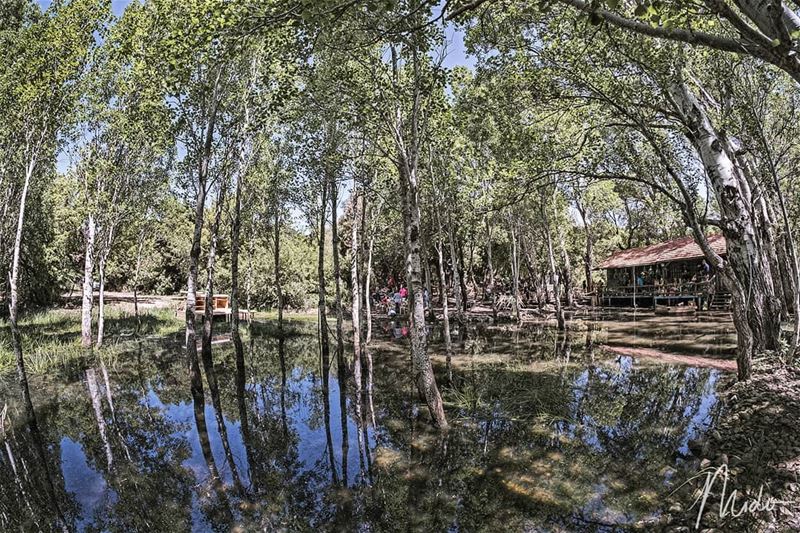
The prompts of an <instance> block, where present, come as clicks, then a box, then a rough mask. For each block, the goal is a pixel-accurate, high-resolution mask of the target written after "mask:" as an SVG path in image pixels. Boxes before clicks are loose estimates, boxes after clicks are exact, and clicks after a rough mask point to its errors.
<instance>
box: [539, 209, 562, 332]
mask: <svg viewBox="0 0 800 533" xmlns="http://www.w3.org/2000/svg"><path fill="white" fill-rule="evenodd" d="M542 219H543V222H544V235H545V241H546V242H547V259H548V261H549V262H550V283H551V284H552V285H553V300H554V302H555V306H556V321H557V323H558V329H559V330H560V331H564V330H566V329H567V324H566V321H565V320H564V309H562V307H561V284H560V282H559V279H558V270H557V269H556V261H555V255H554V253H553V238H552V234H551V231H550V219H549V217H548V216H547V203H546V202H545V201H544V198H542Z"/></svg>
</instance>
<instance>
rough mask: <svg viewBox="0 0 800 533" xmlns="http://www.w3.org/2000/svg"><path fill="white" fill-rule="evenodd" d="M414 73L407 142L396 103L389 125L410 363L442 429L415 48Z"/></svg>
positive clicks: (393, 53) (394, 70) (394, 62)
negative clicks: (431, 327) (426, 285)
mask: <svg viewBox="0 0 800 533" xmlns="http://www.w3.org/2000/svg"><path fill="white" fill-rule="evenodd" d="M411 53H412V59H413V61H412V65H413V70H414V101H413V108H414V111H413V113H412V124H411V138H410V142H407V139H406V138H405V137H404V129H405V128H404V121H403V114H402V113H403V112H402V109H401V107H400V105H399V103H398V105H396V106H395V109H394V118H393V124H391V127H392V131H393V133H394V141H395V148H396V151H397V160H396V164H397V170H398V176H399V178H400V188H401V197H402V203H403V222H404V229H405V242H406V265H405V266H406V278H407V280H408V282H409V285H410V288H411V291H410V297H411V309H412V312H411V317H412V321H411V360H412V364H413V369H414V382H415V383H416V384H417V389H418V390H419V392H420V394H421V395H422V396H423V397H424V398H425V403H426V404H427V406H428V410H429V411H430V414H431V417H432V418H433V421H434V424H436V425H437V426H438V427H440V428H442V429H444V428H446V427H447V418H446V417H445V413H444V404H443V403H442V396H441V394H440V393H439V387H438V386H437V385H436V376H435V375H434V373H433V367H432V366H431V360H430V358H429V357H428V346H427V345H428V339H427V328H426V327H425V306H424V303H423V301H422V275H421V272H420V217H421V215H420V210H419V183H418V181H417V168H418V164H417V163H418V160H419V124H418V123H417V122H416V120H417V118H418V116H419V114H418V112H419V105H420V95H419V91H420V87H419V57H418V53H419V51H418V49H417V48H416V47H414V46H412V47H411ZM391 56H392V57H391V59H392V76H393V84H394V86H395V88H396V87H397V86H398V84H399V62H398V56H397V49H396V48H395V47H394V46H392V47H391Z"/></svg>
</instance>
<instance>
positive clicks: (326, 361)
mask: <svg viewBox="0 0 800 533" xmlns="http://www.w3.org/2000/svg"><path fill="white" fill-rule="evenodd" d="M321 195H322V205H321V209H322V212H321V213H320V216H319V242H318V255H317V285H318V287H319V304H318V306H317V313H318V315H319V320H318V328H319V343H320V349H321V350H322V367H323V372H326V373H327V371H328V367H329V365H330V347H329V344H328V310H327V309H326V307H327V304H326V302H325V218H326V213H327V210H328V182H327V180H326V181H324V182H323V184H322V191H321ZM326 375H327V374H326ZM326 386H327V384H326Z"/></svg>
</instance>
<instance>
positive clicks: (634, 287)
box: [631, 265, 636, 309]
mask: <svg viewBox="0 0 800 533" xmlns="http://www.w3.org/2000/svg"><path fill="white" fill-rule="evenodd" d="M631 268H632V270H633V308H634V309H636V265H634V266H633V267H631Z"/></svg>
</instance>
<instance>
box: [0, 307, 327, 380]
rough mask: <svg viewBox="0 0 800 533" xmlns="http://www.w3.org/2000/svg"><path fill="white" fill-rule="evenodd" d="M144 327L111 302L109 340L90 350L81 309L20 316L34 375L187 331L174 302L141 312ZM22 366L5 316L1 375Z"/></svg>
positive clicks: (291, 315) (296, 319)
mask: <svg viewBox="0 0 800 533" xmlns="http://www.w3.org/2000/svg"><path fill="white" fill-rule="evenodd" d="M277 318H278V314H277V312H275V311H268V312H257V313H255V314H254V317H253V319H254V320H255V321H258V322H260V323H270V322H273V321H276V320H277ZM284 319H285V321H286V323H287V326H289V325H290V324H294V325H298V324H303V323H310V322H316V320H317V314H316V312H315V311H312V312H297V313H296V312H286V313H284ZM139 324H140V325H139V332H138V335H137V333H136V326H137V320H136V318H135V317H134V316H133V315H132V314H131V313H130V311H129V310H127V309H125V308H124V307H120V308H115V307H110V308H107V310H106V318H105V340H104V344H103V347H102V348H99V349H97V348H95V349H94V350H93V351H92V352H88V353H87V352H86V351H85V350H84V349H83V348H81V311H80V309H50V310H47V311H41V312H37V313H31V314H29V315H26V316H24V317H23V318H22V319H21V320H20V324H19V328H20V332H21V333H22V350H23V353H24V357H25V365H26V368H27V370H28V373H29V374H31V375H42V374H46V373H47V372H48V371H50V370H52V369H55V368H64V367H65V366H68V365H71V364H74V363H76V362H79V361H80V360H81V359H84V358H86V357H114V356H115V355H116V354H119V353H122V352H124V351H126V350H127V349H129V348H131V346H132V344H133V343H135V342H136V341H138V340H140V339H142V338H144V337H166V336H168V335H178V334H180V333H181V331H183V327H184V322H183V315H180V316H175V311H174V310H173V309H172V308H156V309H148V310H147V311H146V312H144V313H142V314H141V315H140V317H139ZM214 327H215V332H217V333H221V332H225V331H228V329H229V326H228V324H226V323H225V322H223V321H219V320H218V321H216V322H215V326H214ZM93 330H94V335H97V317H96V315H95V317H94V327H93ZM15 368H16V365H15V361H14V352H13V350H12V347H11V329H10V326H9V324H8V321H6V320H3V321H0V375H4V374H8V373H10V372H13V371H14V370H15Z"/></svg>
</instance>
